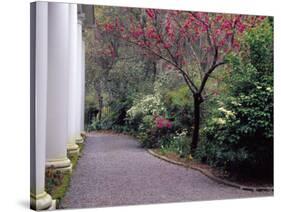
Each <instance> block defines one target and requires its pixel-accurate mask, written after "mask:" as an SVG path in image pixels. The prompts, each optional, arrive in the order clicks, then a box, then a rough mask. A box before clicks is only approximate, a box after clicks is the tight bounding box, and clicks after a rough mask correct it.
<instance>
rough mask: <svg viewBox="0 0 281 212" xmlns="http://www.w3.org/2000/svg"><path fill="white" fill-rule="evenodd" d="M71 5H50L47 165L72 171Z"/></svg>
mask: <svg viewBox="0 0 281 212" xmlns="http://www.w3.org/2000/svg"><path fill="white" fill-rule="evenodd" d="M68 54H69V4H67V3H48V90H47V153H46V154H47V155H46V156H47V162H46V167H50V166H53V167H54V168H55V169H59V170H62V171H70V170H71V167H72V165H71V162H70V160H69V159H68V158H67V141H68V97H69V92H68V89H69V70H68V68H69V66H68V63H69V55H68Z"/></svg>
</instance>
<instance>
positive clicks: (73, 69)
mask: <svg viewBox="0 0 281 212" xmlns="http://www.w3.org/2000/svg"><path fill="white" fill-rule="evenodd" d="M77 21H78V20H77V4H69V68H68V70H69V104H68V118H69V119H68V143H67V151H68V153H69V154H78V153H79V147H78V145H77V144H76V136H77V134H78V133H79V132H77V131H76V123H75V121H76V120H75V113H76V110H75V106H76V101H77V98H76V95H75V94H76V87H77V84H78V82H77V71H78V70H77Z"/></svg>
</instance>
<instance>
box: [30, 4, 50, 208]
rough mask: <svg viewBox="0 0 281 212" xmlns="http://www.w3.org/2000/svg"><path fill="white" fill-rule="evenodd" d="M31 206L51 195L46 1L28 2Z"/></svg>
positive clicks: (46, 201)
mask: <svg viewBox="0 0 281 212" xmlns="http://www.w3.org/2000/svg"><path fill="white" fill-rule="evenodd" d="M30 11H31V15H30V17H31V33H30V35H31V36H30V38H31V40H30V44H31V48H30V52H31V57H30V59H31V80H30V82H31V113H30V114H31V120H30V121H31V149H30V150H31V151H30V172H31V173H30V192H31V195H30V196H31V201H30V202H31V208H32V209H35V210H43V209H48V208H50V207H51V206H52V198H51V196H50V195H49V194H47V193H46V192H45V160H46V153H45V151H46V112H47V108H46V103H47V67H48V66H47V65H48V64H47V58H48V55H47V46H48V37H47V35H48V28H47V27H48V3H47V2H36V3H32V4H31V10H30Z"/></svg>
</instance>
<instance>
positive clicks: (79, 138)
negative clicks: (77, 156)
mask: <svg viewBox="0 0 281 212" xmlns="http://www.w3.org/2000/svg"><path fill="white" fill-rule="evenodd" d="M75 142H76V144H82V143H83V142H84V139H83V138H82V136H81V135H79V136H77V137H76V139H75Z"/></svg>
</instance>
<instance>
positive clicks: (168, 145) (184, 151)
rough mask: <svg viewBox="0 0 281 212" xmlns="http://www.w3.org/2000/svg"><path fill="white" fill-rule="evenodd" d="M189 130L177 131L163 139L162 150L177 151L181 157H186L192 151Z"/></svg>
mask: <svg viewBox="0 0 281 212" xmlns="http://www.w3.org/2000/svg"><path fill="white" fill-rule="evenodd" d="M187 133H188V132H187V131H182V132H176V134H175V135H173V136H172V135H171V136H170V137H168V138H167V137H166V138H165V139H163V140H161V147H160V148H161V150H162V151H163V152H175V153H177V154H179V155H180V157H185V156H187V155H188V154H189V153H190V139H188V137H187Z"/></svg>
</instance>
